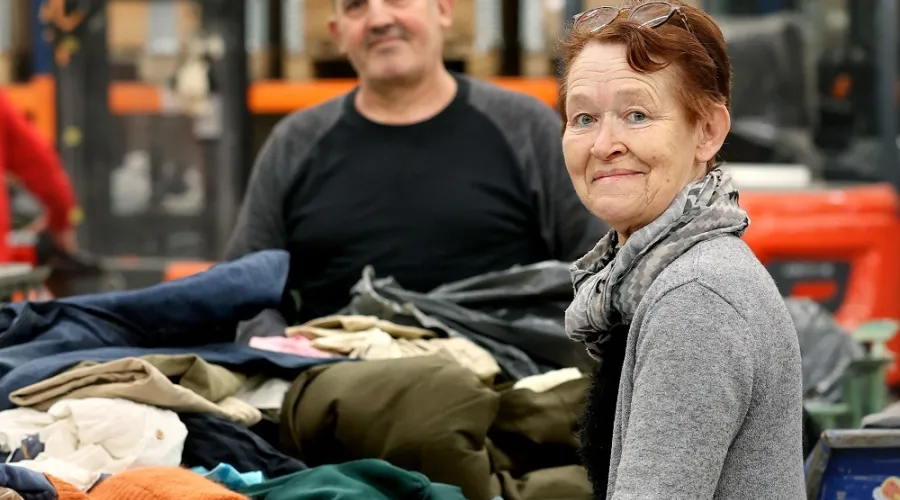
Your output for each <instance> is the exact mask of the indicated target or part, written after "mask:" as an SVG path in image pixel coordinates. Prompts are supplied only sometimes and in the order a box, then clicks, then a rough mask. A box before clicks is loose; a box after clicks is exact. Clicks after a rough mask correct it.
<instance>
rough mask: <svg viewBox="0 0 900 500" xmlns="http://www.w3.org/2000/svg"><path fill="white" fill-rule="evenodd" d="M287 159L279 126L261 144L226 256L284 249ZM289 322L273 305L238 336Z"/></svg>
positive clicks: (272, 330)
mask: <svg viewBox="0 0 900 500" xmlns="http://www.w3.org/2000/svg"><path fill="white" fill-rule="evenodd" d="M288 161H290V151H289V143H288V141H287V140H286V138H285V137H284V133H283V132H282V131H281V129H278V128H276V130H275V131H274V132H273V133H272V134H270V135H269V138H268V139H267V140H266V143H265V144H264V145H263V147H262V149H261V151H260V153H259V155H258V156H257V159H256V163H255V164H254V166H253V172H252V173H251V175H250V182H249V184H248V186H247V191H246V193H245V195H244V201H243V204H242V205H241V210H240V212H239V213H238V220H237V223H236V224H235V228H234V231H233V232H232V234H231V239H230V240H229V242H228V246H227V247H226V249H225V259H226V260H234V259H238V258H240V257H243V256H245V255H248V254H251V253H254V252H259V251H262V250H271V249H279V250H286V249H287V230H286V229H285V223H284V214H283V213H282V211H283V205H284V196H285V194H284V193H285V189H286V187H285V186H286V184H285V182H284V177H285V175H284V172H285V170H286V169H287V167H286V163H285V162H288ZM287 325H288V322H287V320H286V319H285V318H284V315H283V314H282V313H281V312H280V311H278V310H276V309H268V310H265V311H263V312H261V313H260V314H259V315H257V316H256V317H255V318H253V319H252V320H250V321H247V322H244V323H242V324H241V325H240V326H239V327H238V339H239V340H242V341H244V340H248V339H249V337H252V336H257V335H260V336H269V335H275V334H278V333H280V332H283V331H284V328H285V327H286V326H287Z"/></svg>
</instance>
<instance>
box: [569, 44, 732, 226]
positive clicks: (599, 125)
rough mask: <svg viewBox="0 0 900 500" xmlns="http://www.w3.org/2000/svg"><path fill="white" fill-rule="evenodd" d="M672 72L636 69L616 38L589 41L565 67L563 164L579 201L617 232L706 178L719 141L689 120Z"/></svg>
mask: <svg viewBox="0 0 900 500" xmlns="http://www.w3.org/2000/svg"><path fill="white" fill-rule="evenodd" d="M677 78H678V76H677V74H676V72H675V71H674V70H673V69H672V68H671V67H669V68H666V69H664V70H662V71H658V72H655V73H652V74H640V73H637V72H635V71H633V70H632V69H631V68H630V67H629V66H628V61H627V59H626V50H625V46H624V45H620V44H599V43H595V44H590V45H588V46H587V47H585V49H584V50H583V51H582V52H581V54H579V55H578V56H577V57H576V58H575V60H574V61H573V62H572V64H571V66H570V70H569V75H568V80H567V91H566V115H567V116H566V129H565V133H564V134H563V152H564V154H565V159H566V166H567V168H568V170H569V175H570V176H571V178H572V183H573V184H574V185H575V190H576V191H577V192H578V196H579V197H580V198H581V201H582V202H583V203H584V204H585V205H586V206H587V207H588V209H589V210H590V211H591V212H592V213H593V214H594V215H596V216H597V217H599V218H600V219H602V220H604V221H605V222H607V223H608V224H610V225H611V226H612V227H613V228H614V229H615V230H616V231H617V232H618V233H619V234H620V236H621V237H622V238H627V237H628V236H630V235H631V233H633V232H634V231H636V230H638V229H640V228H641V227H643V226H645V225H647V224H649V223H650V222H652V221H653V220H654V219H656V218H657V217H658V216H659V215H660V214H662V212H663V211H665V209H666V208H667V207H668V206H669V204H671V202H672V200H674V199H675V196H677V195H678V193H679V192H681V190H682V189H684V187H685V186H687V185H688V184H690V183H691V182H693V181H695V180H697V179H700V178H701V177H703V175H704V174H705V173H706V162H707V160H709V159H711V158H713V156H714V155H715V154H716V152H717V151H718V149H719V147H720V146H721V141H720V142H719V143H718V145H717V146H715V149H714V150H712V149H711V147H710V144H709V142H710V141H709V139H710V137H709V133H708V132H709V127H708V126H707V125H706V124H705V123H698V124H697V125H691V124H690V122H689V121H688V120H687V117H686V114H685V112H684V110H683V108H682V106H681V104H680V102H679V101H678V99H677V98H676V93H675V88H676V85H677V84H678V81H677ZM723 110H724V106H723ZM725 116H726V120H727V111H725ZM726 128H727V125H726ZM725 132H726V133H727V129H726V131H725ZM722 140H724V134H723V137H722Z"/></svg>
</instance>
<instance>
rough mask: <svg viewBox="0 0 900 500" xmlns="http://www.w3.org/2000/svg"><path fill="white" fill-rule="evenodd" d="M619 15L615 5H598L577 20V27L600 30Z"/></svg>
mask: <svg viewBox="0 0 900 500" xmlns="http://www.w3.org/2000/svg"><path fill="white" fill-rule="evenodd" d="M618 15H619V9H617V8H615V7H598V8H596V9H593V10H589V11H587V12H585V13H584V14H582V15H581V16H579V17H578V18H577V19H576V20H575V27H576V28H579V29H584V30H587V31H594V30H598V29H600V28H602V27H604V26H606V25H607V24H609V23H611V22H612V21H613V20H614V19H615V18H616V16H618Z"/></svg>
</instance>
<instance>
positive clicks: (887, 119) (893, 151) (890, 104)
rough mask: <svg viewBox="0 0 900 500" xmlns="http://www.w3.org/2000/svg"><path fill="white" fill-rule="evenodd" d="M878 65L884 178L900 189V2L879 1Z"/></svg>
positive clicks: (879, 128)
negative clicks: (899, 105)
mask: <svg viewBox="0 0 900 500" xmlns="http://www.w3.org/2000/svg"><path fill="white" fill-rule="evenodd" d="M877 4H878V9H877V11H876V12H877V13H878V16H877V21H876V27H877V30H876V31H877V34H878V38H877V40H876V51H875V54H876V58H875V61H876V67H877V75H878V80H877V81H878V85H877V96H878V103H879V105H878V108H877V109H878V111H877V112H878V125H879V126H878V135H879V137H880V141H881V169H882V176H881V177H882V178H883V179H885V180H886V181H888V182H890V183H892V184H893V185H894V186H895V187H896V188H898V189H900V163H898V158H897V157H898V154H897V101H896V97H895V92H896V81H897V2H896V0H878V2H877Z"/></svg>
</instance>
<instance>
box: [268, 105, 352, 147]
mask: <svg viewBox="0 0 900 500" xmlns="http://www.w3.org/2000/svg"><path fill="white" fill-rule="evenodd" d="M346 97H347V94H343V95H340V96H338V97H335V98H333V99H330V100H328V101H325V102H323V103H321V104H317V105H315V106H311V107H309V108H305V109H301V110H298V111H294V112H293V113H291V114H289V115H287V116H286V117H284V118H282V119H281V121H279V122H278V124H277V125H276V126H275V128H274V130H273V135H274V136H275V137H276V138H285V139H287V138H291V137H293V138H303V139H304V140H306V141H308V140H309V138H310V137H321V136H322V135H323V134H324V133H325V132H327V131H328V130H329V129H331V128H332V127H333V126H334V124H335V123H337V121H338V119H339V118H340V116H341V113H342V112H343V103H344V100H345V99H346Z"/></svg>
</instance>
